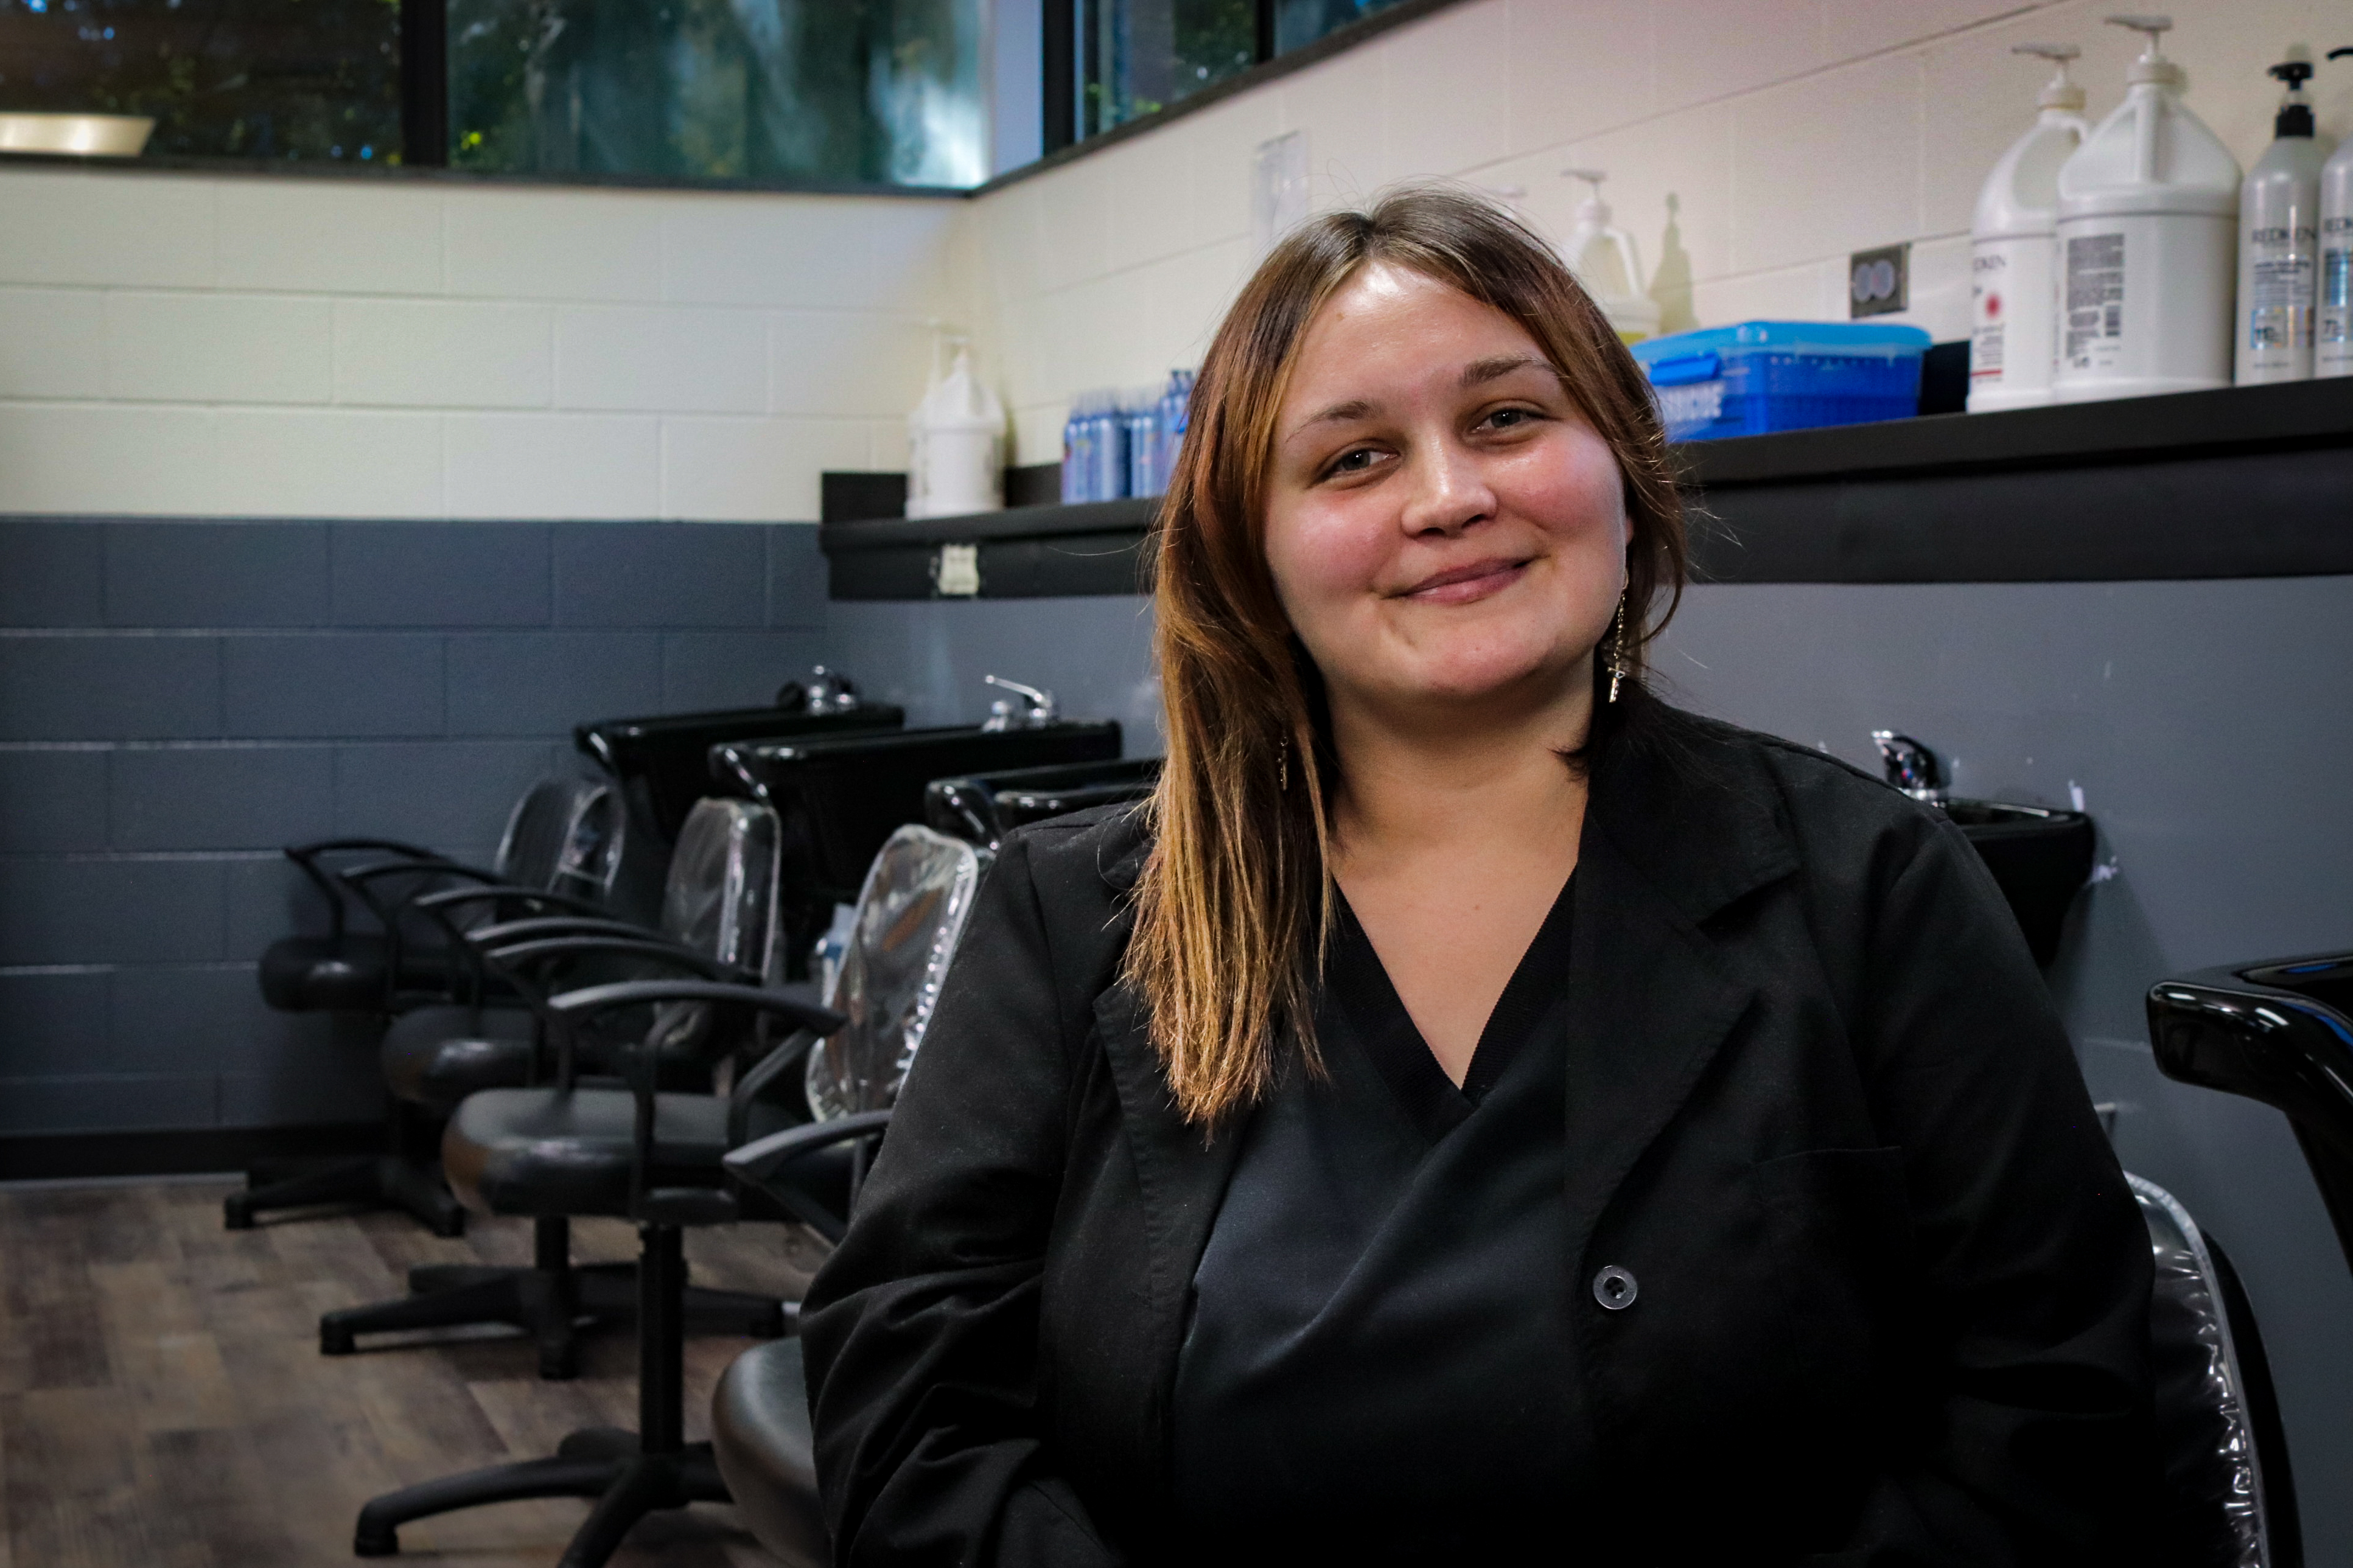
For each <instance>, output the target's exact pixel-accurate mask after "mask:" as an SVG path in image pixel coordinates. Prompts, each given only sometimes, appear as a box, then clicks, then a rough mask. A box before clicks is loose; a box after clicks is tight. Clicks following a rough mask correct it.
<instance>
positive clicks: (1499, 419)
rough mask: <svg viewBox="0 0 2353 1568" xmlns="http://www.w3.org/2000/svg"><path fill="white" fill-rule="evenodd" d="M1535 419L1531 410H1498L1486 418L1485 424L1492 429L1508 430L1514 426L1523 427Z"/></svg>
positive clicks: (1533, 411)
mask: <svg viewBox="0 0 2353 1568" xmlns="http://www.w3.org/2000/svg"><path fill="white" fill-rule="evenodd" d="M1533 418H1535V410H1533V409H1528V408H1498V409H1496V410H1495V412H1493V414H1490V415H1489V416H1487V421H1486V422H1487V424H1488V425H1489V426H1492V427H1493V428H1494V429H1497V430H1509V429H1512V428H1514V426H1521V425H1525V424H1526V423H1527V422H1528V421H1529V420H1531V419H1533Z"/></svg>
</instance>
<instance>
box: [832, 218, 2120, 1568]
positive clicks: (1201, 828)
mask: <svg viewBox="0 0 2353 1568" xmlns="http://www.w3.org/2000/svg"><path fill="white" fill-rule="evenodd" d="M1160 528H1161V534H1160V539H1159V571H1158V574H1157V587H1156V595H1157V600H1156V605H1157V609H1158V614H1159V622H1158V637H1159V643H1158V647H1157V657H1158V662H1159V667H1160V674H1161V679H1162V683H1163V688H1164V690H1165V692H1166V703H1167V735H1168V752H1167V760H1166V766H1165V768H1164V771H1163V773H1162V778H1161V784H1160V786H1159V792H1158V794H1157V795H1156V796H1155V799H1154V800H1153V801H1152V802H1151V803H1150V805H1149V806H1148V808H1147V809H1145V810H1143V811H1133V810H1128V809H1125V808H1120V809H1106V810H1098V811H1095V812H1092V813H1081V814H1078V815H1076V816H1069V817H1064V818H1060V819H1059V820H1057V821H1055V822H1051V823H1046V824H1041V825H1039V826H1037V827H1035V828H1033V829H1029V830H1026V831H1025V832H1022V833H1017V834H1015V835H1012V836H1011V837H1008V839H1007V840H1006V841H1005V845H1004V848H1003V852H1002V854H1001V856H1000V858H999V859H998V861H997V865H996V868H994V870H993V871H992V872H991V873H990V876H989V878H988V879H987V882H986V884H985V885H984V887H983V889H982V890H981V893H980V895H979V901H978V903H977V904H976V907H975V910H974V912H973V915H972V918H971V922H970V924H969V926H968V927H967V929H966V934H965V942H964V945H963V947H962V948H961V950H960V951H959V953H958V956H957V959H956V962H955V969H954V970H953V971H952V973H950V975H949V976H948V979H947V981H946V983H945V984H944V987H943V990H942V993H941V995H940V1000H939V1005H938V1007H937V1010H936V1012H935V1013H934V1018H933V1024H932V1032H931V1034H930V1035H929V1037H927V1039H926V1041H925V1044H924V1047H923V1054H922V1056H921V1057H920V1058H918V1060H917V1061H916V1063H915V1065H914V1068H913V1071H912V1072H911V1073H910V1075H909V1077H908V1079H907V1082H906V1086H905V1089H904V1090H903V1092H902V1096H901V1098H900V1100H899V1104H898V1109H897V1110H896V1112H895V1119H894V1121H893V1122H892V1131H891V1134H890V1137H889V1139H888V1140H887V1142H885V1144H884V1146H883V1149H882V1152H881V1156H880V1157H879V1160H878V1162H877V1163H876V1165H875V1167H874V1171H873V1174H872V1175H871V1178H870V1180H869V1181H868V1184H867V1185H866V1186H865V1188H864V1189H863V1191H862V1193H861V1194H860V1199H859V1206H858V1210H857V1213H856V1215H855V1216H854V1217H853V1219H852V1221H851V1224H850V1226H849V1233H848V1235H847V1237H845V1238H844V1239H843V1241H842V1243H841V1246H840V1247H839V1250H837V1251H836V1252H835V1254H834V1255H833V1257H832V1258H831V1260H830V1261H829V1262H828V1264H827V1266H826V1268H825V1269H824V1270H823V1272H822V1273H821V1274H820V1275H819V1276H818V1279H817V1281H816V1282H815V1284H814V1285H813V1286H812V1288H811V1289H810V1291H809V1293H808V1296H807V1300H806V1302H805V1304H804V1308H803V1314H802V1319H801V1325H802V1329H801V1332H802V1338H803V1340H804V1342H805V1343H806V1347H807V1365H808V1369H809V1378H810V1391H811V1395H812V1410H813V1415H814V1420H815V1431H816V1438H817V1465H818V1478H819V1481H820V1484H821V1488H822V1490H823V1492H824V1496H825V1502H826V1510H827V1520H828V1527H829V1528H830V1530H831V1531H832V1534H833V1544H834V1552H835V1556H836V1560H837V1561H842V1562H857V1563H913V1562H919V1561H920V1562H933V1561H939V1562H949V1561H953V1562H959V1563H1004V1564H1013V1563H1023V1564H1054V1565H1070V1568H1080V1565H1087V1568H1111V1565H1113V1564H1123V1563H1162V1562H1166V1563H1212V1562H1214V1563H1259V1562H1267V1563H1272V1562H1284V1563H1293V1562H1299V1561H1348V1560H1354V1561H1359V1562H1366V1563H1392V1562H1397V1563H1402V1562H1416V1563H1469V1562H1519V1561H1525V1560H1529V1559H1533V1558H1537V1557H1543V1558H1553V1557H1563V1556H1577V1557H1591V1558H1593V1559H1595V1560H1597V1561H1605V1562H1609V1561H1627V1562H1637V1563H1685V1562H1694V1563H1696V1562H1710V1563H1714V1562H1723V1563H1744V1564H1747V1563H1799V1562H1806V1563H1832V1562H1836V1563H1856V1564H1862V1563H1923V1564H1929V1563H1936V1564H1951V1565H1953V1568H1961V1565H1963V1564H1968V1565H1978V1564H1993V1563H2021V1564H2023V1563H2069V1564H2089V1563H2127V1562H2139V1561H2146V1560H2147V1558H2146V1557H2145V1556H2144V1555H2142V1554H2141V1552H2140V1548H2141V1546H2142V1545H2143V1544H2144V1543H2143V1542H2141V1540H2140V1539H2139V1536H2140V1531H2139V1527H2138V1521H2140V1520H2141V1519H2142V1518H2144V1517H2146V1515H2145V1513H2144V1511H2143V1510H2144V1505H2145V1502H2146V1500H2147V1499H2148V1498H2149V1497H2150V1495H2151V1493H2152V1489H2153V1488H2154V1484H2155V1479H2156V1473H2155V1468H2154V1465H2153V1463H2152V1462H2151V1449H2152V1444H2151V1440H2150V1433H2149V1416H2148V1410H2149V1403H2150V1392H2149V1383H2148V1373H2147V1348H2148V1331H2149V1316H2148V1314H2149V1289H2150V1259H2149V1250H2148V1245H2147V1239H2146V1236H2145V1233H2144V1230H2143V1228H2142V1226H2141V1222H2140V1220H2139V1218H2138V1216H2137V1213H2136V1210H2135V1207H2134V1205H2133V1201H2132V1199H2131V1198H2130V1196H2129V1195H2128V1194H2127V1191H2126V1185H2125V1182H2124V1179H2123V1176H2122V1174H2121V1173H2119V1171H2118V1170H2117V1167H2116V1160H2115V1157H2114V1155H2113V1154H2111V1153H2110V1152H2109V1151H2108V1148H2107V1145H2106V1143H2105V1141H2104V1140H2103V1138H2102V1137H2101V1134H2100V1132H2099V1129H2098V1122H2097V1119H2096V1118H2095V1117H2094V1115H2093V1114H2092V1108H2091V1106H2090V1105H2089V1103H2088V1102H2087V1100H2086V1097H2085V1094H2084V1086H2083V1081H2082V1079H2081V1078H2080V1077H2079V1076H2078V1075H2077V1072H2076V1068H2075V1065H2074V1061H2073V1056H2072V1054H2071V1052H2070V1050H2069V1048H2068V1044H2067V1040H2066V1037H2065V1035H2064V1033H2063V1030H2062V1029H2061V1027H2060V1026H2059V1022H2058V1019H2057V1018H2056V1016H2054V1014H2053V1012H2052V1006H2051V1003H2050V998H2049V996H2048V994H2046V993H2045V992H2044V990H2043V987H2042V979H2041V976H2040V974H2039V973H2037V971H2036V969H2035V966H2034V963H2033V960H2032V959H2031V956H2030V955H2029V954H2028V952H2027V951H2026V948H2025V945H2024V943H2023V942H2022V940H2021V938H2020V936H2019V933H2018V930H2017V927H2016V925H2015V923H2014V922H2013V921H2011V920H2010V915H2009V912H2008V910H2007V908H2006V906H2005V905H2004V904H2003V902H2002V900H2001V896H2000V892H1999V891H1998V890H1997V889H1995V888H1994V886H1993V885H1992V883H1991V881H1990V880H1989V878H1988V877H1987V875H1986V873H1985V871H1984V868H1983V867H1982V866H1981V865H1980V864H1979V863H1978V860H1977V859H1976V858H1975V855H1974V853H1973V852H1972V851H1971V850H1970V849H1969V847H1968V845H1967V843H1966V841H1964V840H1963V839H1962V838H1961V837H1960V836H1959V834H1958V832H1957V830H1956V829H1954V828H1953V827H1952V826H1950V825H1949V824H1948V823H1947V822H1945V821H1943V820H1942V819H1941V818H1939V817H1938V816H1936V815H1934V814H1933V813H1932V812H1931V811H1930V810H1928V809H1926V808H1925V807H1923V806H1921V805H1918V804H1917V803H1916V802H1914V801H1912V800H1910V799H1908V798H1906V797H1905V796H1904V795H1899V794H1897V793H1896V792H1894V791H1893V790H1891V789H1889V788H1887V787H1885V786H1884V785H1883V784H1878V783H1877V782H1875V781H1873V780H1871V779H1869V778H1866V777H1864V776H1863V775H1862V774H1860V773H1855V772H1854V771H1852V770H1851V769H1848V768H1846V767H1844V766H1843V765H1842V764H1841V763H1836V762H1834V761H1831V759H1829V758H1827V757H1824V756H1822V755H1820V754H1819V753H1817V752H1813V751H1812V750H1810V749H1809V748H1804V747H1799V746H1794V745H1790V744H1788V743H1787V742H1780V741H1776V740H1774V739H1772V738H1770V737H1767V736H1762V735H1756V734H1751V733H1748V732H1746V731H1738V730H1734V729H1732V728H1730V727H1728V726H1725V725H1721V724H1715V723H1712V722H1709V721H1703V720H1700V719H1697V718H1694V717H1693V716H1691V715H1688V714H1683V713H1680V712H1677V711H1676V710H1673V709H1672V708H1669V707H1668V706H1666V705H1665V704H1664V703H1662V702H1661V701H1659V700H1657V699H1655V698H1654V697H1652V696H1651V695H1650V694H1649V693H1648V692H1647V691H1646V689H1644V686H1643V683H1642V679H1641V673H1642V658H1641V656H1642V649H1643V647H1644V646H1645V644H1646V643H1647V642H1648V640H1649V638H1650V637H1651V636H1652V635H1654V634H1655V632H1656V630H1657V627H1658V625H1659V623H1660V621H1661V619H1662V618H1663V615H1664V613H1665V612H1667V611H1668V610H1670V609H1672V605H1673V602H1674V596H1675V592H1676V588H1677V585H1678V584H1680V582H1681V580H1682V570H1683V535H1682V529H1681V520H1680V514H1679V512H1678V510H1677V507H1676V500H1675V492H1674V489H1673V487H1672V484H1671V483H1670V482H1669V479H1668V477H1667V474H1666V470H1665V468H1664V464H1663V461H1662V443H1661V437H1660V431H1659V425H1658V419H1657V416H1656V413H1655V411H1654V410H1653V409H1652V407H1651V404H1650V402H1649V401H1648V398H1647V396H1646V395H1644V393H1643V391H1642V388H1641V377H1640V374H1639V373H1638V372H1637V371H1636V370H1635V368H1634V366H1633V363H1632V361H1631V359H1630V356H1629V355H1628V354H1627V353H1626V351H1625V349H1624V347H1623V346H1622V345H1621V344H1620V342H1618V339H1617V336H1616V334H1615V333H1614V332H1613V331H1610V329H1609V324H1608V323H1607V321H1604V320H1603V318H1602V317H1601V316H1600V314H1599V312H1598V311H1597V310H1595V308H1594V307H1593V305H1592V302H1591V301H1590V300H1588V299H1586V297H1585V296H1584V294H1583V293H1582V292H1581V291H1580V290H1579V289H1577V285H1576V284H1575V282H1574V281H1573V280H1572V279H1570V277H1569V275H1568V273H1567V270H1566V269H1565V268H1563V267H1562V266H1561V264H1560V263H1559V261H1558V259H1557V258H1556V257H1555V256H1554V255H1553V254H1552V253H1551V251H1550V250H1549V249H1547V248H1546V247H1545V246H1544V244H1543V243H1542V242H1541V241H1540V240H1538V239H1537V238H1535V237H1534V236H1533V235H1531V234H1530V233H1528V232H1527V231H1526V230H1525V229H1523V228H1522V227H1520V226H1518V225H1517V224H1516V223H1515V222H1514V221H1513V220H1512V219H1511V218H1510V217H1508V216H1505V215H1504V214H1502V213H1500V212H1498V211H1496V210H1495V209H1494V208H1493V207H1492V206H1490V205H1487V204H1486V203H1484V202H1483V201H1482V200H1480V199H1479V198H1477V197H1476V196H1474V195H1470V194H1468V193H1458V192H1454V191H1451V190H1445V189H1436V190H1429V189H1425V190H1417V191H1408V192H1405V193H1402V194H1399V195H1391V196H1388V197H1386V198H1384V199H1383V200H1381V201H1379V202H1378V203H1377V204H1376V205H1374V206H1373V207H1372V208H1371V209H1370V210H1369V211H1366V212H1363V213H1336V214H1330V215H1327V216H1322V217H1319V218H1316V219H1314V220H1312V221H1311V222H1309V223H1308V224H1306V225H1305V226H1303V227H1302V228H1300V229H1299V230H1298V231H1296V232H1295V233H1294V234H1293V236H1292V237H1289V238H1287V239H1286V240H1285V241H1284V242H1283V243H1282V245H1281V246H1279V247H1276V249H1275V251H1274V252H1273V253H1272V254H1271V256H1270V257H1269V258H1268V259H1267V260H1266V262H1265V263H1264V265H1263V266H1262V267H1261V268H1260V270H1259V272H1258V274H1257V275H1256V277H1254V278H1253V279H1251V281H1250V284H1249V285H1248V286H1247V287H1246V288H1245V289H1243V291H1242V294H1241V297H1240V300H1238V301H1237V302H1236V304H1235V306H1234V307H1233V309H1232V310H1231V311H1230V312H1229V315H1228V317H1227V319H1226V321H1225V322H1224V324H1223V325H1222V326H1221V327H1220V328H1219V332H1218V335H1217V337H1216V340H1215V342H1213V343H1212V345H1211V347H1210V350H1209V353H1208V357H1207V359H1206V361H1205V362H1204V364H1203V367H1202V372H1201V377H1200V381H1199V384H1198V388H1197V390H1196V393H1195V400H1194V404H1193V424H1192V427H1191V431H1190V433H1189V434H1188V436H1187V441H1186V445H1185V447H1184V451H1183V453H1182V455H1181V457H1180V458H1179V463H1178V470H1177V472H1176V475H1175V477H1174V482H1173V483H1172V485H1171V487H1170V489H1169V492H1168V496H1167V499H1166V502H1165V504H1164V507H1163V510H1162V512H1161V522H1160Z"/></svg>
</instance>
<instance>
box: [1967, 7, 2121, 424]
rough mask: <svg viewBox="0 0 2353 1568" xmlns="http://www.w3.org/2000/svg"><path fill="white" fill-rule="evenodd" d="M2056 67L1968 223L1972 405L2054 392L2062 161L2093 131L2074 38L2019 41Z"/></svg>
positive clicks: (2043, 398) (2018, 50)
mask: <svg viewBox="0 0 2353 1568" xmlns="http://www.w3.org/2000/svg"><path fill="white" fill-rule="evenodd" d="M2083 52H2084V51H2083V50H2082V49H2080V48H2078V47H2075V46H2074V45H2073V44H2020V45H2018V46H2016V47H2013V48H2012V49H2011V50H2010V53H2011V54H2014V55H2034V56H2038V57H2039V58H2042V59H2046V60H2049V61H2051V62H2052V65H2053V66H2054V67H2055V68H2056V69H2055V70H2054V71H2053V73H2052V78H2051V81H2050V83H2049V85H2048V86H2046V87H2044V88H2043V89H2042V98H2041V99H2040V100H2037V101H2038V102H2039V104H2040V105H2041V110H2040V112H2039V113H2037V114H2036V115H2035V117H2034V128H2033V129H2032V130H2031V131H2029V132H2027V133H2026V134H2025V135H2023V136H2021V137H2020V138H2019V139H2018V140H2017V141H2015V142H2011V143H2010V151H2009V152H2007V153H2003V154H2002V155H2001V160H2000V162H1999V163H1996V164H1994V166H1993V173H1992V174H1989V175H1988V176H1987V177H1986V183H1985V188H1984V189H1983V190H1982V191H1980V192H1979V193H1978V210H1977V217H1976V220H1975V221H1974V222H1973V223H1971V225H1970V226H1969V321H1970V331H1969V401H1968V407H1969V412H1970V413H1972V414H1983V413H1988V412H1991V411H1994V410H1998V409H2003V408H2028V407H2031V406H2033V405H2036V404H2041V403H2048V402H2050V401H2051V375H2052V369H2053V367H2054V366H2055V364H2056V363H2057V361H2058V357H2059V296H2058V282H2057V279H2056V277H2055V273H2056V263H2057V258H2058V254H2059V248H2058V242H2057V240H2056V238H2055V237H2054V235H2055V231H2056V230H2057V228H2058V225H2059V211H2058V208H2059V166H2060V165H2061V164H2062V163H2065V162H2066V161H2067V160H2068V158H2070V157H2071V156H2073V153H2074V151H2075V149H2076V148H2077V147H2079V146H2081V145H2083V142H2084V137H2085V136H2086V135H2087V134H2089V133H2090V132H2091V129H2092V127H2091V125H2090V123H2089V122H2087V121H2085V120H2084V89H2082V88H2081V87H2079V86H2077V85H2076V84H2075V82H2074V81H2073V80H2072V79H2070V78H2069V77H2068V75H2067V62H2068V61H2069V60H2072V59H2073V58H2075V57H2076V56H2078V55H2080V54H2082V53H2083Z"/></svg>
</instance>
